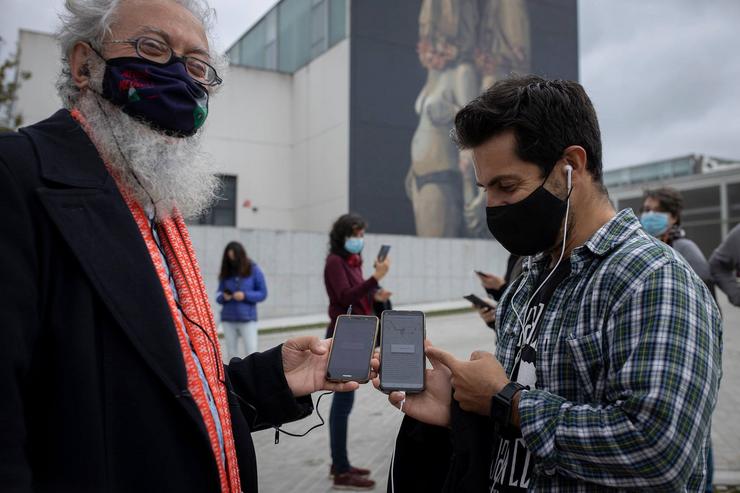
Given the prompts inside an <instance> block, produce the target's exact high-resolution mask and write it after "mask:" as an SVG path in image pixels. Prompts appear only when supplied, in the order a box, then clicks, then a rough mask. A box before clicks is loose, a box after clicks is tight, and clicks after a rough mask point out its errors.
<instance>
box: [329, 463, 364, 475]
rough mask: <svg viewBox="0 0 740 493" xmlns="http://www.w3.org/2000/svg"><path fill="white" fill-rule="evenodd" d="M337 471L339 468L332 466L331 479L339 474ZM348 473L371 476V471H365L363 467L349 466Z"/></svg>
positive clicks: (330, 470)
mask: <svg viewBox="0 0 740 493" xmlns="http://www.w3.org/2000/svg"><path fill="white" fill-rule="evenodd" d="M336 471H337V468H336V467H335V466H334V464H332V465H331V467H330V468H329V477H330V478H333V477H334V475H336V473H337V472H336ZM347 472H349V473H351V474H354V475H355V476H370V469H363V468H361V467H355V466H349V471H347Z"/></svg>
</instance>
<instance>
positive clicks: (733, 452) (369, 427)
mask: <svg viewBox="0 0 740 493" xmlns="http://www.w3.org/2000/svg"><path fill="white" fill-rule="evenodd" d="M723 298H724V296H723ZM723 301H724V300H723ZM722 309H723V311H724V313H725V316H726V330H725V336H724V354H723V366H724V377H723V382H722V388H721V391H720V399H719V404H718V407H717V409H716V411H715V415H714V427H713V429H712V439H713V441H714V447H715V462H716V464H715V467H716V472H715V483H716V484H720V485H740V419H738V411H737V410H738V409H740V392H739V390H740V309H737V308H732V307H730V306H728V305H727V304H726V303H723V305H722ZM301 333H302V334H309V333H312V334H316V335H322V334H323V330H311V331H303V332H301ZM427 333H428V336H429V338H430V339H431V340H432V341H433V342H434V343H435V344H436V345H439V346H441V347H444V348H447V349H449V350H450V351H452V352H453V353H455V354H457V355H458V357H461V358H462V357H466V358H467V357H468V356H469V354H470V352H472V351H473V350H475V349H480V348H488V349H490V348H491V347H492V345H493V341H494V340H493V336H492V332H491V331H490V330H488V329H487V328H486V327H485V326H484V325H483V324H482V322H481V321H480V319H479V318H478V316H477V315H476V314H474V313H468V314H462V315H452V316H443V317H432V318H429V319H427ZM291 335H292V334H291V333H282V334H271V335H266V336H261V337H260V347H261V348H268V347H271V346H274V345H276V344H278V343H280V342H281V341H283V340H284V339H286V338H288V337H290V336H291ZM330 401H331V396H327V397H324V398H323V399H322V400H321V406H320V412H321V414H322V416H324V417H328V414H329V407H330ZM317 422H318V417H317V416H316V414H315V413H314V414H313V415H312V416H311V417H309V418H307V419H306V420H304V421H301V422H298V423H292V424H290V425H287V426H286V427H285V428H286V429H288V430H289V431H293V432H299V433H302V432H303V431H304V430H306V429H307V428H308V427H310V426H312V425H313V424H315V423H317ZM400 423H401V414H400V413H399V412H398V411H397V410H396V409H395V408H393V407H391V406H390V405H389V404H388V402H387V400H386V397H385V396H384V395H383V394H381V393H380V392H378V391H376V390H375V389H373V388H372V386H370V385H367V386H364V387H363V388H362V389H360V390H359V391H358V392H357V395H356V400H355V408H354V410H353V412H352V415H351V417H350V441H349V450H350V460H351V461H352V463H353V464H355V465H357V466H361V467H368V468H370V469H372V470H373V476H372V477H373V478H374V479H375V480H376V481H377V482H378V485H377V486H376V491H385V488H386V478H387V474H388V466H389V461H390V451H391V450H392V445H393V441H394V439H395V436H396V432H397V431H398V427H399V425H400ZM253 437H254V441H255V447H256V449H257V463H258V468H259V471H260V479H259V483H260V491H263V492H266V493H273V492H279V493H289V492H301V493H311V492H322V493H323V492H328V491H331V481H330V480H329V479H328V477H327V473H328V470H329V464H330V458H329V438H328V431H327V427H326V426H324V427H321V428H318V429H316V430H314V431H312V432H311V433H310V434H309V435H308V436H306V437H304V438H292V437H287V436H284V435H283V436H281V438H280V443H279V444H278V445H275V444H274V433H273V432H272V431H262V432H258V433H255V434H254V435H253ZM719 490H722V491H732V492H734V491H738V492H740V489H737V490H736V489H735V488H720V489H719Z"/></svg>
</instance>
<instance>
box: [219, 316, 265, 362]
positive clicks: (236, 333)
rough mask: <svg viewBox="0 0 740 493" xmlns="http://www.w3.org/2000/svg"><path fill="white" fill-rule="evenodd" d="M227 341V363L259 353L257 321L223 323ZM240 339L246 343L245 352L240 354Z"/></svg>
mask: <svg viewBox="0 0 740 493" xmlns="http://www.w3.org/2000/svg"><path fill="white" fill-rule="evenodd" d="M221 327H223V329H224V339H225V341H226V358H225V359H226V361H229V360H230V359H231V358H234V357H237V356H238V357H242V358H243V357H244V356H247V355H249V354H252V353H254V352H255V351H257V321H256V320H252V321H250V322H228V321H225V320H224V321H222V322H221ZM239 337H241V338H242V340H243V341H244V352H243V353H241V354H240V353H239V348H238V345H239Z"/></svg>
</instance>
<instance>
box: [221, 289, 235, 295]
mask: <svg viewBox="0 0 740 493" xmlns="http://www.w3.org/2000/svg"><path fill="white" fill-rule="evenodd" d="M223 293H224V294H227V295H229V296H231V295H232V294H234V293H232V292H231V290H230V289H224V291H223Z"/></svg>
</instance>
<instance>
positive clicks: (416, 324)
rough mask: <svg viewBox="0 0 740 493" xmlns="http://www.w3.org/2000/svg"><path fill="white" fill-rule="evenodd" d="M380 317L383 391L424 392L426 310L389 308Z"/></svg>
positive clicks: (381, 385)
mask: <svg viewBox="0 0 740 493" xmlns="http://www.w3.org/2000/svg"><path fill="white" fill-rule="evenodd" d="M380 320H381V322H380V323H381V330H380V390H382V391H383V392H385V393H390V392H393V391H403V392H406V393H409V394H412V393H417V392H421V391H423V390H424V376H425V374H424V370H425V368H426V357H425V355H424V339H425V337H426V327H425V321H424V313H423V312H420V311H401V310H386V311H384V312H383V314H382V315H381V317H380Z"/></svg>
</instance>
